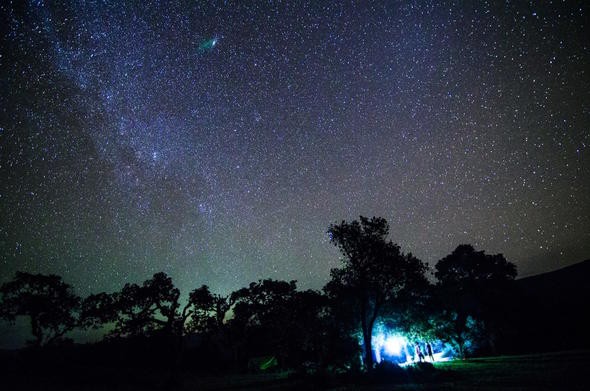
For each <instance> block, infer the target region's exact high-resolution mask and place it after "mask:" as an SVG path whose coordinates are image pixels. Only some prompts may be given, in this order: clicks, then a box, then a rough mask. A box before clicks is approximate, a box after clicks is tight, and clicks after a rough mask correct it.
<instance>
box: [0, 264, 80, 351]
mask: <svg viewBox="0 0 590 391" xmlns="http://www.w3.org/2000/svg"><path fill="white" fill-rule="evenodd" d="M0 294H1V295H2V298H1V301H0V316H1V317H2V319H5V320H7V321H9V322H14V321H15V319H16V318H17V317H19V316H28V317H29V318H30V321H31V332H32V334H33V337H34V340H32V341H31V343H32V344H33V345H35V346H43V345H48V344H52V343H55V342H56V341H58V340H59V339H60V338H62V337H63V336H64V335H65V334H66V333H67V332H68V331H71V330H72V329H74V328H75V327H76V326H77V324H78V322H77V317H76V311H77V309H78V305H79V303H80V298H79V297H78V296H76V295H75V294H74V293H73V291H72V288H71V286H70V285H68V284H66V283H65V282H63V281H62V279H61V277H59V276H56V275H53V274H51V275H43V274H30V273H24V272H17V273H16V275H15V277H14V279H13V280H12V281H9V282H7V283H5V284H3V285H2V287H0Z"/></svg>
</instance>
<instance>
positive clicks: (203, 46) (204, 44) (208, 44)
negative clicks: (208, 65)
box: [199, 38, 217, 52]
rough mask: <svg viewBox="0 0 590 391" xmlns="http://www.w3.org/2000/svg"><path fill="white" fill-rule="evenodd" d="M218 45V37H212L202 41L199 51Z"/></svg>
mask: <svg viewBox="0 0 590 391" xmlns="http://www.w3.org/2000/svg"><path fill="white" fill-rule="evenodd" d="M215 45H217V38H211V39H209V40H207V41H203V42H201V44H200V45H199V52H205V51H209V50H212V49H213V48H214V47H215Z"/></svg>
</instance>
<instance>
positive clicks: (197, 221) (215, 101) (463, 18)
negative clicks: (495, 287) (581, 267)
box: [0, 0, 590, 295]
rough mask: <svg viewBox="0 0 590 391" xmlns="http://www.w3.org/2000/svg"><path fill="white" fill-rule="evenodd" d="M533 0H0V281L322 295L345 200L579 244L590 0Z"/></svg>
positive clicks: (589, 130) (347, 209) (481, 229)
mask: <svg viewBox="0 0 590 391" xmlns="http://www.w3.org/2000/svg"><path fill="white" fill-rule="evenodd" d="M467 3H469V4H467ZM542 3H543V4H539V2H537V1H531V2H526V1H514V2H512V1H506V2H495V1H478V2H463V1H452V2H445V1H409V2H405V1H384V2H365V1H360V2H350V1H336V2H327V1H310V2H300V1H283V2H281V1H263V0H257V1H224V2H221V1H220V2H211V3H209V2H204V1H182V2H173V3H172V2H164V1H162V2H158V1H153V0H145V1H125V2H123V1H107V0H105V1H76V0H73V1H42V0H36V1H24V0H23V1H13V2H10V1H2V2H1V5H0V15H1V20H0V29H1V30H0V31H1V32H2V34H1V36H2V41H1V46H0V72H1V76H0V83H1V84H0V91H1V97H0V268H1V270H0V281H5V280H8V279H9V278H11V277H12V276H13V274H14V272H15V271H16V270H23V271H29V272H41V273H57V274H59V275H61V276H63V277H64V279H65V280H66V281H67V282H69V283H70V284H72V285H74V286H75V288H76V291H77V292H78V293H79V294H81V295H87V294H89V293H93V292H99V291H114V290H117V289H119V288H120V287H122V286H123V284H125V283H126V282H141V281H143V280H145V279H147V278H149V277H150V276H151V275H152V274H153V273H155V272H158V271H164V272H166V273H168V274H169V275H170V276H172V277H173V279H174V281H175V283H176V285H177V286H178V287H179V288H180V289H181V290H182V291H184V292H186V291H188V290H190V289H192V288H194V287H197V286H200V285H201V284H208V285H209V286H210V287H211V289H212V291H214V292H219V293H228V292H230V291H232V290H234V289H237V288H240V287H242V286H245V285H246V284H248V283H249V282H250V281H254V280H258V279H260V278H268V277H270V278H275V279H289V280H290V279H296V280H298V281H299V286H300V287H302V288H320V287H322V286H323V285H324V284H325V282H326V281H327V279H328V273H329V270H330V268H332V267H335V266H337V265H338V264H339V263H338V258H339V255H338V252H337V250H336V248H335V247H333V246H332V245H331V244H330V243H329V240H328V236H327V234H326V231H327V228H328V226H329V224H330V223H334V222H337V221H340V220H342V219H346V220H350V219H354V218H358V216H359V215H366V216H382V217H385V218H386V219H387V220H388V221H389V222H390V224H391V239H392V240H393V241H394V242H397V243H399V244H400V245H401V247H402V250H403V251H406V252H412V253H414V254H415V255H417V256H418V257H419V258H421V259H422V260H424V261H426V262H429V263H430V264H431V265H433V264H434V263H435V262H436V261H437V260H438V259H440V258H442V257H444V256H445V255H447V254H448V253H450V252H451V251H452V250H453V249H454V248H455V247H456V246H457V245H458V244H461V243H471V244H473V245H474V246H475V247H476V248H478V249H483V250H486V251H487V252H489V253H498V252H501V253H503V254H505V256H506V258H507V259H508V260H509V261H512V262H514V263H516V264H517V266H518V269H519V273H520V275H521V276H522V275H531V274H535V273H540V272H544V271H548V270H553V269H556V268H559V267H562V266H565V265H567V264H571V263H575V262H578V261H581V260H583V259H586V258H588V257H589V256H590V156H589V155H588V153H589V145H590V92H589V91H590V61H589V60H590V50H589V45H590V40H589V39H588V37H590V29H589V22H590V18H589V12H590V6H589V4H588V2H586V1H579V2H575V1H568V2H561V1H553V2H542Z"/></svg>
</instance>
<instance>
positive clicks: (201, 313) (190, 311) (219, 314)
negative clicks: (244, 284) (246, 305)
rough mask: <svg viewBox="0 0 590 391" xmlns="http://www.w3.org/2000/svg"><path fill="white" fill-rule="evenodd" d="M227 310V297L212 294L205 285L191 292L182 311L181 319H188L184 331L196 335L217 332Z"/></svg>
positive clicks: (228, 306)
mask: <svg viewBox="0 0 590 391" xmlns="http://www.w3.org/2000/svg"><path fill="white" fill-rule="evenodd" d="M229 308H230V305H229V302H228V299H227V297H224V296H220V295H215V294H212V293H211V292H210V291H209V287H208V286H207V285H203V286H201V287H200V288H197V289H195V290H193V291H192V292H191V293H190V294H189V301H188V304H187V305H186V306H185V307H184V309H183V311H182V319H184V320H186V319H189V320H188V323H187V325H186V330H187V331H188V332H197V333H207V332H211V331H214V330H219V329H220V328H221V327H222V326H223V321H224V319H225V315H226V313H227V311H228V310H229Z"/></svg>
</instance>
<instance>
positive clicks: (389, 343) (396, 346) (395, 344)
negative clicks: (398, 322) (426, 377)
mask: <svg viewBox="0 0 590 391" xmlns="http://www.w3.org/2000/svg"><path fill="white" fill-rule="evenodd" d="M406 344H407V341H406V339H405V338H404V337H402V336H399V335H392V336H389V337H387V338H386V339H385V341H384V344H383V345H384V347H385V352H386V353H387V354H388V355H390V356H399V355H400V354H401V352H402V349H403V347H404V346H405V345H406Z"/></svg>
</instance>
